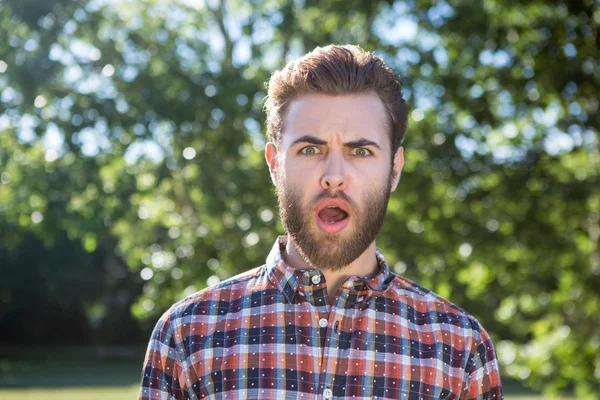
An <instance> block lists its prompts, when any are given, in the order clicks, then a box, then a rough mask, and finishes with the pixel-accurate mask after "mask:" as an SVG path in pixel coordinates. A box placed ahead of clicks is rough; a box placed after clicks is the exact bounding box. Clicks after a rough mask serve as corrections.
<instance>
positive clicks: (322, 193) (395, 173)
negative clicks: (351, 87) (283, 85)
mask: <svg viewBox="0 0 600 400" xmlns="http://www.w3.org/2000/svg"><path fill="white" fill-rule="evenodd" d="M386 121H387V115H386V111H385V108H384V106H383V103H382V102H381V100H380V99H379V98H378V97H377V96H376V95H374V94H357V95H344V96H329V95H324V94H311V95H303V96H300V97H298V98H296V99H294V100H293V101H292V102H291V103H290V105H289V107H288V109H287V112H286V114H285V116H284V132H283V135H282V141H281V143H280V145H279V148H278V149H276V148H275V145H274V144H268V145H267V160H268V162H269V166H270V169H271V173H272V175H273V178H274V181H275V184H276V186H277V190H278V198H279V211H280V215H281V219H282V222H283V225H284V227H285V229H286V231H287V232H288V234H289V235H290V236H291V237H292V238H293V240H294V242H295V243H296V245H297V248H298V250H299V252H300V254H301V255H302V257H303V258H304V259H305V260H306V261H307V262H308V263H310V264H311V265H313V266H314V267H318V268H320V269H329V270H339V269H341V268H343V267H344V266H346V265H348V264H350V263H351V262H352V261H354V260H355V259H357V258H358V257H359V256H360V255H361V254H362V253H363V252H364V251H365V250H366V249H367V247H369V245H370V244H371V243H372V242H373V241H374V240H375V236H376V235H377V232H378V231H379V229H380V228H381V225H382V224H383V219H384V216H385V211H386V209H387V202H388V198H389V196H390V193H391V191H393V190H394V189H395V188H396V186H397V184H398V179H399V176H400V171H401V168H402V164H403V162H404V159H403V150H402V148H400V149H399V150H398V152H396V154H395V156H394V158H393V163H390V160H391V147H390V141H389V137H388V133H387V132H388V128H387V125H386Z"/></svg>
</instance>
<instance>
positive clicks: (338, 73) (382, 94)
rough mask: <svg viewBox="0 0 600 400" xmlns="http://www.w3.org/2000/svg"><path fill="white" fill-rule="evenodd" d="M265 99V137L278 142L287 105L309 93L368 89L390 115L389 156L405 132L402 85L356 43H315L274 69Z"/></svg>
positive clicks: (349, 92)
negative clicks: (308, 51)
mask: <svg viewBox="0 0 600 400" xmlns="http://www.w3.org/2000/svg"><path fill="white" fill-rule="evenodd" d="M268 88H269V93H268V96H267V99H266V102H265V110H266V113H267V139H268V140H269V141H271V142H274V143H276V144H277V145H279V143H280V142H281V134H282V132H283V116H284V115H285V112H286V108H287V105H289V103H290V102H291V101H292V100H293V99H294V98H295V97H297V96H299V95H302V94H309V93H323V94H330V95H344V94H355V93H368V92H372V93H374V94H376V95H377V96H379V98H380V99H381V101H382V102H383V104H384V106H385V109H386V110H387V113H388V115H389V117H390V120H389V125H390V143H391V147H392V157H393V155H394V153H395V152H396V150H397V149H398V148H399V147H400V145H401V143H402V140H403V139H404V133H405V132H406V122H407V113H408V112H407V109H406V104H405V103H404V98H403V97H402V85H401V84H400V81H399V80H398V77H397V76H396V74H395V73H394V71H393V70H392V69H391V68H390V67H389V66H388V65H387V64H385V62H384V61H383V60H382V59H381V58H380V57H378V56H376V55H374V54H373V53H370V52H367V51H365V50H363V49H362V48H360V47H359V46H353V45H345V46H338V45H329V46H327V47H317V48H316V49H314V50H313V51H311V52H310V53H308V54H306V55H304V56H303V57H301V58H299V59H297V60H294V61H290V62H289V63H288V64H287V65H286V66H285V68H283V69H282V70H280V71H276V72H275V73H273V75H272V76H271V79H270V80H269V83H268Z"/></svg>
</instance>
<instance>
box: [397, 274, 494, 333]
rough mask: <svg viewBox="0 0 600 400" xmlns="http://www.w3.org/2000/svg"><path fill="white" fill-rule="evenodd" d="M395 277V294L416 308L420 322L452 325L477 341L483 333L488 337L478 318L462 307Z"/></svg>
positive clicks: (409, 306) (411, 307)
mask: <svg viewBox="0 0 600 400" xmlns="http://www.w3.org/2000/svg"><path fill="white" fill-rule="evenodd" d="M394 277H395V278H394V280H393V281H392V283H391V284H392V286H393V288H392V289H393V290H394V292H395V295H396V296H398V297H399V299H400V301H401V302H403V303H406V305H407V306H408V308H409V309H412V310H414V311H413V312H414V314H415V318H417V319H418V320H419V321H420V322H422V323H435V324H437V325H446V326H449V327H452V330H456V331H461V332H463V333H464V334H465V335H468V336H471V337H473V339H475V341H480V340H481V338H482V335H483V336H485V337H487V333H486V332H485V330H484V329H483V327H482V326H481V324H480V323H479V321H478V320H477V318H475V317H474V316H473V315H471V314H470V313H469V312H467V311H466V310H465V309H463V308H462V307H460V306H458V305H456V304H454V303H452V302H451V301H449V300H447V299H445V298H443V297H442V296H440V295H438V294H437V293H435V292H433V291H432V290H430V289H427V288H425V287H423V286H421V285H419V284H418V283H416V282H413V281H411V280H409V279H407V278H404V277H402V276H399V275H395V274H394ZM418 317H420V318H418Z"/></svg>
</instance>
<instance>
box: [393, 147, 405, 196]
mask: <svg viewBox="0 0 600 400" xmlns="http://www.w3.org/2000/svg"><path fill="white" fill-rule="evenodd" d="M403 166H404V148H403V147H399V148H398V150H396V154H394V163H393V165H392V168H393V169H394V181H393V182H392V192H393V191H394V190H396V188H397V187H398V182H400V174H401V173H402V167H403Z"/></svg>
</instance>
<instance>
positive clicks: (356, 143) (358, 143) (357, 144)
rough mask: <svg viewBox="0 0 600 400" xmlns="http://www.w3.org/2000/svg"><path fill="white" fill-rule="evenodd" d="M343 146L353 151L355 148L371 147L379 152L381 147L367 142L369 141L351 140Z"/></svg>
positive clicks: (372, 142) (369, 141)
mask: <svg viewBox="0 0 600 400" xmlns="http://www.w3.org/2000/svg"><path fill="white" fill-rule="evenodd" d="M344 146H347V147H351V148H353V149H355V148H357V147H366V146H373V147H376V148H378V149H379V150H381V147H379V145H378V144H377V143H375V142H374V141H372V140H369V139H358V140H352V141H350V142H346V143H344Z"/></svg>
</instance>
